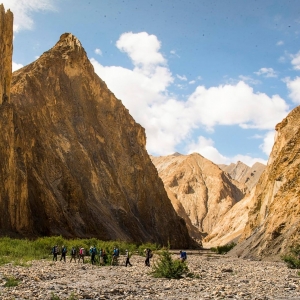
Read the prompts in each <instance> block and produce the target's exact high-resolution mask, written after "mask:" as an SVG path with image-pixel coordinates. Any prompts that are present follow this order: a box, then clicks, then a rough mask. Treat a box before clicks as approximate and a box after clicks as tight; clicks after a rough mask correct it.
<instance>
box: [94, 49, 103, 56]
mask: <svg viewBox="0 0 300 300" xmlns="http://www.w3.org/2000/svg"><path fill="white" fill-rule="evenodd" d="M95 53H96V54H98V55H101V56H102V51H101V49H99V48H96V49H95Z"/></svg>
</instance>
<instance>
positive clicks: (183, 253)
mask: <svg viewBox="0 0 300 300" xmlns="http://www.w3.org/2000/svg"><path fill="white" fill-rule="evenodd" d="M179 254H180V257H179V259H180V262H184V261H186V259H187V255H186V252H185V251H182V250H180V252H179Z"/></svg>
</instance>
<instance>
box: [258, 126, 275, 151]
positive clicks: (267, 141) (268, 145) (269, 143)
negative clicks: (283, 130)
mask: <svg viewBox="0 0 300 300" xmlns="http://www.w3.org/2000/svg"><path fill="white" fill-rule="evenodd" d="M274 138H275V130H271V131H269V132H267V133H266V134H265V136H264V138H263V139H264V141H263V143H262V144H261V145H260V146H259V148H260V149H262V151H263V152H264V153H265V154H266V155H267V156H269V155H270V153H271V151H272V148H273V145H274Z"/></svg>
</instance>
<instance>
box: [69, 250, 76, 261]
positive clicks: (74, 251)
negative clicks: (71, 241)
mask: <svg viewBox="0 0 300 300" xmlns="http://www.w3.org/2000/svg"><path fill="white" fill-rule="evenodd" d="M76 252H77V251H76V248H75V247H72V249H71V253H70V254H71V259H70V262H71V261H72V260H73V259H74V261H75V262H76Z"/></svg>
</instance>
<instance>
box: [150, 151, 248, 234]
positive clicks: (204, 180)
mask: <svg viewBox="0 0 300 300" xmlns="http://www.w3.org/2000/svg"><path fill="white" fill-rule="evenodd" d="M151 159H152V161H153V163H154V164H155V166H156V168H157V170H158V174H159V176H160V177H161V179H162V180H163V182H164V185H165V189H166V190H167V192H168V195H169V197H170V199H171V200H172V204H173V206H174V208H175V210H176V211H177V213H178V214H179V216H181V217H182V218H184V219H185V220H186V223H187V224H188V228H189V232H190V234H191V236H193V237H194V238H201V237H202V236H203V233H208V232H210V231H211V230H212V229H213V228H214V226H215V224H216V223H217V222H218V221H219V220H220V219H221V218H222V217H223V216H224V214H226V212H228V210H229V209H230V208H231V207H232V206H233V205H234V204H236V203H237V202H238V201H240V200H241V199H242V198H243V197H244V195H245V193H244V190H245V186H244V185H242V184H240V183H238V182H237V181H234V180H233V179H231V178H230V176H229V175H228V174H227V173H225V172H223V171H222V170H220V168H219V167H218V166H217V165H215V164H214V163H212V162H211V161H209V160H207V159H206V158H204V157H203V156H201V155H200V154H197V153H193V154H191V155H178V154H176V155H169V156H161V157H151Z"/></svg>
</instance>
